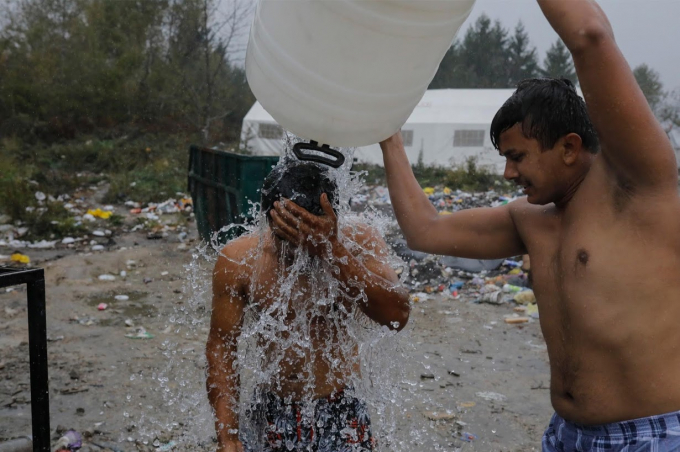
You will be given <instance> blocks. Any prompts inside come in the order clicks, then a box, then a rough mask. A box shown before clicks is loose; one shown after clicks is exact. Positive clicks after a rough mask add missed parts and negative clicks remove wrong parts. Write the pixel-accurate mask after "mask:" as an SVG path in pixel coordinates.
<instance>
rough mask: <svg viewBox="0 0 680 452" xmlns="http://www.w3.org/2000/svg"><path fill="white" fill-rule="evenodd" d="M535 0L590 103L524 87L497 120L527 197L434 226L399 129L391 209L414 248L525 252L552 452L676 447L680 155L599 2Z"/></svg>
mask: <svg viewBox="0 0 680 452" xmlns="http://www.w3.org/2000/svg"><path fill="white" fill-rule="evenodd" d="M537 2H538V4H539V6H540V7H541V9H542V10H543V13H544V15H545V17H546V18H547V19H548V21H549V22H550V24H551V25H552V27H553V28H554V29H555V31H556V32H557V33H558V34H559V36H560V37H561V38H562V40H563V41H564V43H565V44H566V46H567V47H568V48H569V50H570V52H571V54H572V56H573V58H574V62H575V65H576V71H577V74H578V77H579V80H580V83H581V88H582V90H583V93H584V97H585V104H584V103H583V101H582V100H581V99H580V98H579V97H578V96H577V94H576V92H575V90H574V89H573V87H572V86H571V84H569V83H567V82H564V81H561V80H527V81H524V82H522V83H520V85H519V86H518V89H517V91H516V93H515V94H514V95H513V96H512V97H511V98H510V99H509V100H508V101H507V102H506V103H505V104H504V105H503V107H502V108H501V109H500V110H499V111H498V113H497V115H496V117H495V118H494V121H493V123H492V126H491V135H492V139H493V141H494V144H495V146H496V147H497V149H498V150H499V152H500V153H501V155H503V156H505V158H506V166H505V174H504V176H505V178H506V179H508V180H511V181H514V182H516V183H517V184H518V185H521V186H522V187H524V193H525V194H526V195H527V196H526V198H523V199H520V200H517V201H515V202H512V203H510V204H508V205H506V206H501V207H495V208H485V209H471V210H466V211H461V212H456V213H454V214H453V215H449V216H439V215H437V212H436V211H435V209H434V207H433V206H432V205H431V204H430V202H429V201H428V199H427V198H426V196H425V195H424V194H423V192H422V190H421V189H420V187H419V186H418V183H417V182H416V180H415V178H414V177H413V174H412V172H411V167H410V165H409V163H408V160H407V158H406V154H405V152H404V149H403V145H402V142H401V137H400V136H399V135H395V136H393V137H391V138H388V139H387V140H385V141H384V142H382V143H381V146H382V150H383V155H384V159H385V168H386V170H387V180H388V187H389V191H390V195H391V199H392V203H393V206H394V210H395V212H396V215H397V219H398V221H399V225H400V226H401V228H402V230H403V232H404V234H405V236H406V239H407V241H408V245H409V247H411V248H413V249H414V250H419V251H424V252H429V253H437V254H450V255H455V256H461V257H468V258H479V259H485V258H486V259H490V258H501V257H508V256H516V255H520V254H524V253H528V254H529V256H530V258H531V270H532V273H533V284H534V291H535V293H536V298H537V300H538V305H539V310H540V314H541V315H540V322H541V329H542V331H543V335H544V337H545V340H546V343H547V346H548V354H549V357H550V369H551V398H552V404H553V407H554V408H555V411H556V414H555V415H554V417H553V419H552V421H551V422H550V425H549V427H548V429H547V431H546V433H545V435H544V438H543V450H544V451H575V450H579V451H605V450H606V451H622V450H626V451H628V450H635V451H670V450H680V412H679V411H678V410H680V326H679V325H680V324H679V322H680V278H678V275H679V274H680V198H679V197H678V172H677V166H676V161H675V156H674V153H673V150H672V148H671V144H670V143H669V140H668V138H667V136H666V134H665V133H664V131H663V130H662V128H661V126H660V125H659V123H658V122H657V121H656V119H655V118H654V115H653V114H652V112H651V110H650V108H649V106H648V105H647V102H646V101H645V97H644V96H643V94H642V92H641V91H640V88H639V87H638V85H637V83H636V81H635V78H634V77H633V74H632V72H631V70H630V68H629V66H628V64H627V62H626V60H625V59H624V57H623V55H622V54H621V52H620V50H619V49H618V47H617V45H616V42H615V40H614V35H613V32H612V29H611V26H610V24H609V22H608V20H607V18H606V16H605V15H604V13H603V11H602V10H601V9H600V7H599V6H598V5H597V3H595V1H592V0H568V1H567V0H537ZM591 120H592V122H591ZM595 132H596V133H595ZM598 137H599V143H598Z"/></svg>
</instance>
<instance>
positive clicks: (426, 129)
mask: <svg viewBox="0 0 680 452" xmlns="http://www.w3.org/2000/svg"><path fill="white" fill-rule="evenodd" d="M513 92H514V90H513V89H437V90H428V91H427V92H426V93H425V95H424V96H423V98H422V100H421V101H420V103H419V104H418V106H417V107H416V108H415V109H414V110H413V113H412V114H411V116H410V117H409V119H408V120H407V121H406V124H404V126H403V127H402V136H403V138H404V147H405V149H406V154H407V155H408V158H409V161H410V162H411V163H412V164H415V163H417V162H418V160H419V158H420V156H421V155H422V161H423V163H424V164H425V165H443V166H451V165H461V164H464V163H465V162H466V161H467V159H469V158H471V157H472V158H475V159H476V160H477V164H478V165H479V166H486V167H488V168H489V169H491V170H492V171H494V172H496V173H498V174H501V173H502V172H503V169H504V167H505V159H504V158H503V157H501V156H500V155H499V154H498V151H496V150H495V149H494V148H493V146H492V145H491V139H490V137H489V130H490V127H491V121H492V119H493V117H494V115H495V114H496V112H497V111H498V109H499V108H500V107H501V106H502V105H503V103H504V102H505V101H506V100H507V99H508V98H509V97H510V96H511V95H512V93H513ZM579 94H581V93H580V90H579ZM283 136H284V133H283V129H281V127H280V126H279V125H278V124H277V123H276V121H274V119H273V118H272V117H271V116H270V115H269V114H268V113H267V112H266V111H265V110H264V108H262V106H261V105H260V104H259V103H258V102H256V103H255V105H253V107H252V108H251V109H250V111H249V112H248V114H247V115H246V116H245V118H244V119H243V127H242V131H241V146H242V147H244V148H248V149H249V150H250V151H251V152H252V153H253V154H255V155H280V154H281V152H282V150H283V144H282V142H281V140H282V139H283ZM678 138H679V139H680V137H678ZM354 157H355V158H356V159H357V160H358V161H360V162H368V163H376V164H382V152H381V151H380V147H379V146H378V145H377V144H375V145H372V146H367V147H362V148H357V149H356V151H355V154H354Z"/></svg>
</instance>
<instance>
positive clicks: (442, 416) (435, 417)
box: [423, 411, 456, 421]
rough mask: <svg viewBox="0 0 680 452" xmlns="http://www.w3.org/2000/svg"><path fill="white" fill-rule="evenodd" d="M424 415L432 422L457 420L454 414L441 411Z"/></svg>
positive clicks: (428, 412) (426, 412)
mask: <svg viewBox="0 0 680 452" xmlns="http://www.w3.org/2000/svg"><path fill="white" fill-rule="evenodd" d="M423 415H424V416H425V417H426V418H428V419H429V420H431V421H451V420H453V419H455V418H456V415H455V414H453V413H449V412H441V411H425V412H424V413H423Z"/></svg>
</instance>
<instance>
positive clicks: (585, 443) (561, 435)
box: [543, 411, 680, 452]
mask: <svg viewBox="0 0 680 452" xmlns="http://www.w3.org/2000/svg"><path fill="white" fill-rule="evenodd" d="M586 451H587V452H671V451H680V411H676V412H674V413H668V414H662V415H658V416H650V417H644V418H640V419H634V420H632V421H625V422H614V423H611V424H602V425H582V424H574V423H573V422H569V421H566V420H564V419H563V418H562V417H560V416H559V415H558V414H557V413H555V414H554V415H553V417H552V419H551V420H550V425H549V426H548V429H547V430H546V431H545V434H544V435H543V452H586Z"/></svg>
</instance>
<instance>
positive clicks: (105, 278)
mask: <svg viewBox="0 0 680 452" xmlns="http://www.w3.org/2000/svg"><path fill="white" fill-rule="evenodd" d="M99 280H100V281H115V280H116V277H115V276H113V275H109V274H104V275H99Z"/></svg>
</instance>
